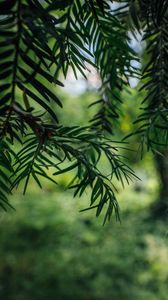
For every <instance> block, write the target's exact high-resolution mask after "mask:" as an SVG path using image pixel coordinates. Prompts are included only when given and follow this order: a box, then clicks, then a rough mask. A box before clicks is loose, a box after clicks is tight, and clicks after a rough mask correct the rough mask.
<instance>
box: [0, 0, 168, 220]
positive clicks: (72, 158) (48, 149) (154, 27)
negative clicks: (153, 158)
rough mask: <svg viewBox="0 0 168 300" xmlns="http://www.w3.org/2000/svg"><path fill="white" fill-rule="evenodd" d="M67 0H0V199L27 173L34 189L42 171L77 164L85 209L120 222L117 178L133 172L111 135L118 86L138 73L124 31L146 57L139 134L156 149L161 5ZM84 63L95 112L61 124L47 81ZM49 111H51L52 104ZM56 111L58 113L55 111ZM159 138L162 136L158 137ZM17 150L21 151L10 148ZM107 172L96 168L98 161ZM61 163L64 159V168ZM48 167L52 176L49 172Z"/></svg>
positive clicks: (163, 112)
mask: <svg viewBox="0 0 168 300" xmlns="http://www.w3.org/2000/svg"><path fill="white" fill-rule="evenodd" d="M115 2H118V7H117V8H115V9H114V7H113V5H112V1H111V2H110V1H106V0H104V1H102V0H101V1H100V0H72V1H69V0H64V1H59V0H56V1H53V0H45V1H40V0H37V1H34V0H8V1H0V47H1V48H0V97H1V98H0V143H1V152H0V164H1V166H0V205H1V206H2V207H3V208H4V209H7V206H8V205H9V202H8V194H10V193H11V191H12V190H13V189H14V188H15V187H18V185H19V184H20V183H21V182H24V193H25V192H26V189H27V186H28V183H29V180H30V178H33V179H34V180H35V181H36V183H37V184H38V185H39V186H40V187H41V181H40V178H41V177H45V178H48V179H50V180H52V181H54V182H56V181H55V176H58V175H60V174H62V173H65V172H69V171H72V170H74V172H76V174H75V176H74V178H73V180H72V182H71V183H70V185H69V188H73V189H74V195H75V196H76V195H79V196H81V195H82V194H83V193H84V191H85V190H86V188H87V187H91V198H90V207H89V209H90V208H96V215H97V216H98V215H99V214H100V213H101V212H102V209H103V208H104V206H106V211H105V217H104V222H105V221H106V220H107V219H108V220H110V217H111V215H112V212H113V210H114V211H115V213H116V217H117V218H118V216H119V215H118V203H117V200H116V190H115V186H114V181H113V180H114V177H116V179H117V180H119V181H120V182H121V183H122V185H123V184H124V181H126V182H129V181H130V180H132V179H133V178H135V177H136V176H135V174H134V173H133V171H132V170H131V169H130V168H129V167H128V166H127V165H126V164H125V163H124V159H123V157H122V156H121V155H119V153H118V149H119V148H120V147H119V146H118V145H117V146H116V143H114V142H113V141H112V140H110V139H109V135H107V134H109V133H110V134H111V133H113V132H114V127H115V123H116V122H117V120H118V118H119V115H120V110H121V109H122V108H121V102H122V99H121V91H122V89H123V88H125V87H126V86H128V85H129V80H128V79H129V77H130V76H132V77H137V76H140V74H139V70H137V69H136V68H134V67H133V66H132V60H138V57H137V55H136V54H135V53H134V51H133V50H132V48H131V47H130V44H129V32H130V31H132V32H133V33H134V34H135V31H136V30H137V31H139V32H141V31H143V32H144V39H145V40H146V41H147V44H148V47H147V51H148V52H149V55H148V56H149V62H148V64H147V66H146V67H145V69H144V72H143V76H142V80H143V81H144V83H143V85H142V89H145V90H147V96H146V98H145V99H144V103H146V106H145V108H143V109H144V112H143V113H142V114H141V115H140V116H139V118H138V122H140V125H139V128H138V130H136V133H138V134H140V136H141V139H142V140H143V143H144V142H145V143H146V144H147V146H148V147H151V148H152V149H154V146H153V145H154V144H155V143H164V144H165V143H167V80H166V77H167V9H168V5H167V1H161V0H160V1H148V2H146V1H143V0H137V1H134V0H131V1H128V2H126V1H124V2H123V1H115ZM89 65H93V66H94V67H95V68H97V69H98V71H99V74H100V78H101V82H102V85H101V88H100V90H99V92H100V99H98V100H97V101H96V102H95V103H93V104H92V105H95V106H96V107H97V113H96V115H94V116H93V118H92V120H91V123H90V124H91V125H89V126H86V127H79V126H73V124H71V126H69V127H65V126H63V125H62V124H59V120H58V115H57V107H62V101H61V99H59V97H58V96H57V95H56V94H55V93H54V92H53V91H52V86H53V85H54V84H55V85H56V86H57V85H58V86H63V83H62V82H61V80H60V74H63V75H64V77H65V78H66V76H67V72H68V70H69V69H70V68H71V69H72V70H73V72H74V75H75V77H76V78H77V76H78V72H80V73H81V74H82V75H83V76H84V77H86V73H85V70H86V69H87V68H88V66H89ZM53 104H54V107H55V110H54V111H53V109H52V107H53ZM62 113H63V111H62ZM160 137H162V141H160ZM16 149H18V151H16ZM102 156H105V157H106V159H107V160H108V162H109V166H110V174H108V176H107V174H104V173H103V172H102V170H101V169H100V164H99V162H100V160H101V157H102ZM65 163H66V164H65ZM50 168H51V169H52V170H53V168H54V169H55V170H54V171H53V175H54V176H51V177H49V175H48V170H49V169H50Z"/></svg>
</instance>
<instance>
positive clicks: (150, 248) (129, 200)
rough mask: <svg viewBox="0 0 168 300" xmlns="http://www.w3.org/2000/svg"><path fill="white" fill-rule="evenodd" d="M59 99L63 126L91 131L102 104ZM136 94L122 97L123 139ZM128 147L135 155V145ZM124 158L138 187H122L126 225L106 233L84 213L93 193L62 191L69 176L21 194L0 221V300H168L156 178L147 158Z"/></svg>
mask: <svg viewBox="0 0 168 300" xmlns="http://www.w3.org/2000/svg"><path fill="white" fill-rule="evenodd" d="M59 93H60V94H61V97H62V98H63V101H64V106H65V110H64V114H63V115H62V114H61V112H60V119H61V122H64V123H66V124H68V125H73V124H86V122H87V121H88V120H89V118H90V117H91V115H92V114H93V111H91V110H89V111H88V110H87V106H88V104H89V103H91V101H93V100H95V99H96V97H98V96H97V95H96V94H95V93H94V92H91V91H86V92H85V93H84V94H82V95H81V96H79V95H76V96H75V95H73V96H71V95H69V94H68V96H67V95H65V94H64V95H63V94H62V92H61V91H59ZM132 93H134V95H130V96H129V97H127V95H126V94H124V96H125V98H128V101H125V102H124V107H125V110H123V111H125V113H123V116H122V118H121V128H120V131H118V136H119V137H120V135H125V134H127V133H128V131H129V130H130V129H131V126H132V123H131V122H132V120H133V118H134V114H135V109H134V107H135V106H134V104H133V102H132V101H133V98H134V97H133V96H135V93H136V91H134V92H132ZM137 106H138V105H137ZM132 108H133V109H134V110H133V111H132ZM71 120H72V122H73V123H72V124H70V121H71ZM130 147H133V148H135V150H136V149H137V141H136V139H134V140H133V141H131V145H130ZM127 156H128V158H129V163H130V164H131V166H132V167H133V168H134V170H135V171H136V174H137V175H138V176H139V177H140V178H141V181H136V182H134V183H132V184H130V186H128V187H127V186H126V187H125V189H124V190H123V189H122V188H121V186H118V187H117V188H118V190H119V195H118V199H119V204H120V210H121V223H119V222H116V221H115V216H114V217H113V220H112V222H111V223H110V224H106V225H105V226H104V227H103V226H102V221H103V216H102V218H101V217H100V218H98V219H96V217H95V215H94V211H87V212H82V213H81V212H79V210H80V209H81V208H85V207H87V205H88V201H89V191H88V193H86V194H85V196H83V197H82V198H80V199H78V198H77V199H74V198H73V193H72V192H71V191H69V190H66V188H65V187H66V184H67V183H68V182H69V181H70V179H71V176H70V174H66V175H64V176H62V177H60V179H59V186H54V185H53V184H52V183H50V182H44V184H43V190H40V189H39V188H38V187H37V186H36V185H35V183H34V182H31V185H30V186H29V190H28V192H27V194H26V196H23V195H22V189H21V188H20V189H19V190H18V191H16V192H15V193H14V196H12V197H11V203H12V205H13V206H14V207H15V208H16V211H10V212H7V213H5V212H1V214H0V227H1V232H0V256H1V260H0V299H2V300H64V299H65V300H66V299H67V300H71V299H73V300H76V299H79V300H145V299H151V300H167V299H168V296H167V295H168V229H167V222H166V221H165V220H162V218H160V219H159V218H158V219H155V218H153V217H151V206H152V205H153V203H154V201H158V199H157V198H158V195H159V177H158V175H157V172H156V168H155V164H154V161H153V157H152V155H151V154H150V153H149V154H146V155H145V156H144V158H143V160H140V158H139V156H138V154H137V152H136V151H135V152H133V153H132V152H131V153H129V152H128V153H127Z"/></svg>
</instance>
